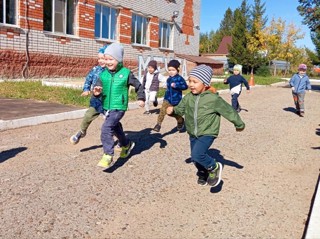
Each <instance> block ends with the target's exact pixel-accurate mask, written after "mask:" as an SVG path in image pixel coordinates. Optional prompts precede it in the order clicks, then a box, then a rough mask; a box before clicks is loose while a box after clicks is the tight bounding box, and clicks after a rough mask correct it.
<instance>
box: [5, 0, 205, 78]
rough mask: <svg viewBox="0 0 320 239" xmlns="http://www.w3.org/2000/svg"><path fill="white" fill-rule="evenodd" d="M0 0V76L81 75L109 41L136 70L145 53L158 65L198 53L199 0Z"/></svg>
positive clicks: (145, 63) (143, 60)
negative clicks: (122, 48)
mask: <svg viewBox="0 0 320 239" xmlns="http://www.w3.org/2000/svg"><path fill="white" fill-rule="evenodd" d="M0 4H1V5H0V64H1V68H0V78H5V79H6V78H21V77H22V76H23V77H26V78H33V77H83V76H85V75H86V74H87V72H88V71H89V69H90V68H91V67H92V66H93V65H95V64H96V56H97V51H98V49H99V48H100V47H101V46H103V45H105V44H109V43H112V42H120V43H122V44H123V45H124V48H125V56H124V59H125V60H124V64H125V66H127V67H129V68H131V69H132V70H133V71H135V72H139V74H140V72H141V69H142V68H144V67H146V65H147V62H148V61H149V60H150V59H155V60H157V61H158V62H159V65H160V66H162V67H163V66H164V65H165V64H166V63H167V62H168V60H170V59H172V58H175V57H176V54H182V55H191V56H198V52H199V33H200V31H199V24H200V0H152V1H150V0H139V1H134V0H96V1H94V0H24V1H21V0H3V1H1V3H0ZM180 59H181V58H180ZM183 62H185V60H183V59H182V63H183ZM161 63H162V64H161ZM182 65H183V66H182V68H183V72H184V74H185V72H186V71H187V65H188V66H189V64H186V63H183V64H182Z"/></svg>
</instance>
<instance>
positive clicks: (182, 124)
mask: <svg viewBox="0 0 320 239" xmlns="http://www.w3.org/2000/svg"><path fill="white" fill-rule="evenodd" d="M182 119H183V118H182ZM183 129H184V119H183V120H182V122H181V123H179V122H178V124H177V130H178V131H179V132H181V131H182V130H183Z"/></svg>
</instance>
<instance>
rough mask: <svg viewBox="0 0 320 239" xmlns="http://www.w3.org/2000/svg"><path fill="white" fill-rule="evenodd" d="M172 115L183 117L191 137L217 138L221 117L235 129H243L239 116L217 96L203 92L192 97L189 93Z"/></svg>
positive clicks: (243, 125)
mask: <svg viewBox="0 0 320 239" xmlns="http://www.w3.org/2000/svg"><path fill="white" fill-rule="evenodd" d="M174 113H175V114H178V115H181V116H183V115H185V125H186V129H187V132H188V134H190V135H191V136H193V137H199V136H205V135H206V136H208V135H210V136H214V137H217V136H218V134H219V130H220V120H221V116H223V117H224V118H226V119H227V120H229V121H230V122H231V123H233V124H234V126H235V127H236V128H237V129H243V128H244V127H245V124H244V122H243V121H242V120H241V118H240V116H239V114H238V113H237V112H236V111H235V110H234V109H233V108H232V106H231V105H230V104H228V103H227V102H226V101H225V100H224V99H222V98H221V97H220V96H219V95H218V94H214V93H212V92H210V91H205V92H203V93H201V94H198V95H194V94H192V93H191V92H190V93H188V94H187V95H186V96H185V97H183V98H182V100H181V101H180V103H179V104H178V105H177V106H175V107H174Z"/></svg>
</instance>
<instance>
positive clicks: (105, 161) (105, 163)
mask: <svg viewBox="0 0 320 239" xmlns="http://www.w3.org/2000/svg"><path fill="white" fill-rule="evenodd" d="M112 161H113V157H112V155H109V154H103V156H102V159H101V160H100V161H99V163H98V165H97V166H99V167H102V168H109V167H110V166H111V164H112Z"/></svg>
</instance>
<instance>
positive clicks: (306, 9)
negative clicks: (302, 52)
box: [297, 0, 320, 57]
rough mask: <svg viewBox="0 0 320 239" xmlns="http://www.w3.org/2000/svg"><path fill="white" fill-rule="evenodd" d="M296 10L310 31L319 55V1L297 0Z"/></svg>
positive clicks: (319, 55)
mask: <svg viewBox="0 0 320 239" xmlns="http://www.w3.org/2000/svg"><path fill="white" fill-rule="evenodd" d="M297 10H298V12H299V14H300V15H301V16H302V17H303V24H306V25H307V26H308V27H309V29H310V31H311V33H310V35H311V40H312V42H313V44H314V45H315V47H316V52H317V54H318V57H320V1H319V0H299V6H298V7H297Z"/></svg>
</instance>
